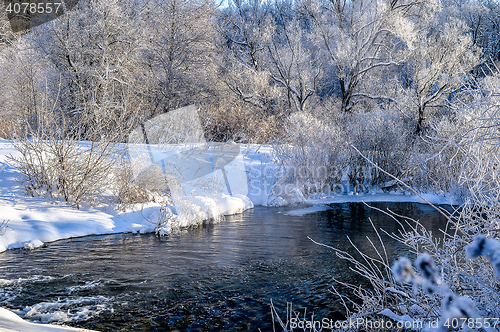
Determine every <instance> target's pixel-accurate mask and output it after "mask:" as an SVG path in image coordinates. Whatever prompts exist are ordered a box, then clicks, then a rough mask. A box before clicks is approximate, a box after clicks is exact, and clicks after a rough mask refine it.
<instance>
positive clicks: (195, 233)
mask: <svg viewBox="0 0 500 332" xmlns="http://www.w3.org/2000/svg"><path fill="white" fill-rule="evenodd" d="M374 206H376V207H377V208H380V209H387V208H391V209H392V210H393V211H395V212H397V213H399V214H403V215H409V216H411V217H413V218H415V219H418V220H420V222H422V223H423V224H425V225H426V227H428V228H429V229H430V230H432V231H433V233H434V234H439V229H440V228H444V225H445V220H444V218H443V217H442V216H441V215H440V214H439V213H437V212H435V211H433V210H429V209H426V208H422V207H423V206H422V205H419V204H413V203H392V204H388V203H376V204H374ZM331 207H332V209H330V210H327V211H321V212H317V213H314V214H307V215H303V216H288V215H285V214H284V213H285V212H286V211H290V210H293V209H297V208H298V207H294V208H293V207H292V208H265V207H257V208H255V209H253V210H251V211H247V212H245V213H243V214H241V215H237V216H231V217H227V218H226V220H225V221H224V222H222V223H220V224H216V225H206V226H204V227H199V228H196V229H190V230H187V231H184V232H181V233H179V234H175V235H171V236H168V237H165V238H162V239H158V238H157V237H155V236H153V235H131V234H119V235H108V236H93V237H84V238H78V239H72V240H65V241H58V242H54V243H51V244H49V245H48V246H47V247H45V248H40V249H37V250H34V251H32V252H29V251H23V250H13V251H8V252H6V253H4V254H0V278H3V279H6V280H10V281H12V282H11V283H10V284H6V285H3V286H0V305H1V306H6V307H9V308H11V309H14V310H19V312H20V313H26V312H27V310H26V309H25V307H26V306H28V307H29V308H34V306H35V305H37V304H40V303H49V304H52V306H50V305H47V306H46V308H44V307H43V306H39V307H40V308H39V309H37V310H39V311H40V315H38V316H36V315H35V316H32V317H31V318H32V319H33V317H35V318H37V317H38V318H39V317H45V319H47V317H49V318H50V317H52V318H56V317H58V316H57V315H58V314H60V313H61V312H65V313H66V322H65V323H66V324H68V325H73V326H79V327H86V328H92V329H96V330H101V331H174V330H178V331H188V330H191V331H220V330H225V331H255V330H257V329H258V328H260V329H261V330H262V331H268V330H269V329H270V328H271V325H270V323H271V317H270V310H269V301H270V299H271V298H272V299H273V302H274V303H276V304H277V306H278V307H279V308H284V307H285V306H286V302H293V303H294V306H295V307H296V308H297V309H298V310H303V308H305V307H307V309H308V311H314V312H315V313H316V315H319V316H323V317H328V318H334V319H337V318H340V317H341V314H342V311H341V306H340V304H339V301H338V299H336V298H335V297H334V296H333V295H332V294H331V293H330V292H329V287H330V286H331V285H332V284H333V279H332V277H335V278H337V279H340V280H348V281H354V282H357V283H362V282H363V280H360V279H359V278H358V277H357V276H354V275H353V274H352V273H351V271H350V270H349V268H348V265H346V263H345V262H344V261H342V260H339V259H338V258H337V257H336V256H335V255H334V254H333V253H332V252H331V250H329V249H328V248H325V247H322V246H318V245H315V244H314V243H312V242H311V241H310V240H309V239H308V237H311V238H312V239H314V240H315V241H318V242H322V243H325V244H328V245H330V246H334V247H336V248H339V249H342V250H346V251H349V252H353V250H352V247H351V246H350V244H349V241H348V240H347V238H348V237H349V238H350V239H351V240H352V241H353V242H354V243H356V245H357V246H358V248H360V249H361V250H363V251H366V252H370V251H371V246H370V243H369V242H368V241H367V239H366V237H367V236H369V237H370V238H372V239H376V234H375V231H374V229H373V228H372V226H371V225H370V223H369V221H368V220H369V219H368V218H370V219H371V220H372V222H373V224H374V225H375V227H376V228H377V229H379V228H384V229H385V230H386V231H387V232H389V233H391V232H397V230H398V227H399V226H398V224H397V223H395V222H394V221H393V220H392V219H390V218H389V217H387V216H386V215H384V214H382V213H380V212H378V211H375V210H373V209H370V208H368V207H367V206H365V205H363V204H361V203H345V204H334V205H331ZM381 236H382V237H383V239H384V241H385V245H386V249H387V251H388V254H389V255H391V256H393V257H396V256H397V255H400V254H402V253H403V254H404V253H405V249H404V247H402V246H401V245H400V244H398V243H395V242H394V241H392V240H389V238H388V237H387V236H386V235H385V234H383V233H381ZM19 278H21V279H19ZM61 301H66V302H64V303H61ZM68 301H69V302H68ZM70 302H71V303H70ZM68 303H70V304H68ZM82 312H86V313H87V314H88V315H87V316H85V315H83V314H82ZM68 313H69V314H68Z"/></svg>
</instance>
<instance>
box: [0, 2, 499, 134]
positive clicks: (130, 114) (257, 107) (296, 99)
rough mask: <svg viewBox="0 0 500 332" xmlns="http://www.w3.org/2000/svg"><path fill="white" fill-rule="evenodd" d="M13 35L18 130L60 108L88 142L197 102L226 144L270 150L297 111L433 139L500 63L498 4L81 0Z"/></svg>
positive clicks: (12, 100)
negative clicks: (466, 87) (428, 133)
mask: <svg viewBox="0 0 500 332" xmlns="http://www.w3.org/2000/svg"><path fill="white" fill-rule="evenodd" d="M2 22H3V24H1V25H0V26H1V36H0V43H1V47H2V48H1V57H0V59H1V60H0V61H1V67H0V89H1V94H0V98H1V99H2V100H1V101H0V115H1V118H2V121H3V122H4V123H5V124H4V126H6V127H9V128H10V127H16V126H22V121H26V120H33V118H34V117H36V114H37V112H41V111H42V110H44V111H46V110H47V109H52V110H57V111H58V112H61V114H63V115H64V122H65V126H66V127H67V128H68V129H67V131H68V132H69V133H70V134H71V135H76V136H78V137H81V138H82V139H95V138H96V137H95V135H99V133H97V132H96V130H89V128H90V127H94V128H96V127H98V128H100V129H101V130H102V132H104V133H106V132H109V130H116V128H121V129H124V131H125V132H127V131H128V128H130V127H132V126H134V125H135V124H136V123H137V122H140V121H143V120H144V119H147V118H150V117H152V116H154V115H155V114H161V113H164V112H168V111H170V110H172V109H175V108H178V107H180V106H185V105H189V104H193V103H194V104H197V105H198V106H199V107H200V108H201V110H202V114H203V119H204V122H205V126H206V128H207V133H208V134H209V135H210V138H212V139H216V140H227V139H233V140H237V141H247V142H256V141H260V142H262V141H268V140H269V139H271V138H273V137H275V136H276V135H277V134H279V133H280V132H281V131H282V130H281V128H282V124H283V121H284V119H286V118H287V117H288V116H289V115H290V114H293V113H295V112H308V113H312V114H319V113H321V114H324V113H325V112H327V113H328V116H327V118H331V119H333V120H335V118H336V117H338V116H339V114H340V116H342V113H355V112H371V111H373V110H388V111H394V110H397V111H398V112H400V113H401V114H404V115H405V117H407V120H408V121H411V122H412V127H413V131H414V133H415V134H421V133H422V131H424V130H425V128H426V127H427V126H428V124H429V119H431V118H433V117H435V116H440V115H443V114H446V113H447V111H448V110H449V109H450V104H451V103H453V102H454V100H455V99H456V98H457V96H459V93H458V92H459V91H460V90H461V89H462V86H463V82H464V81H466V80H467V79H468V77H469V76H473V77H475V78H477V77H481V76H484V75H488V74H489V69H488V68H487V67H486V66H481V64H482V63H485V61H489V62H490V63H491V61H493V62H495V61H498V60H500V8H499V5H498V3H497V2H495V1H463V2H453V1H443V2H441V1H439V0H423V1H422V0H390V1H376V0H368V1H357V0H356V1H342V0H332V1H324V0H303V1H239V0H237V1H232V2H230V3H229V6H227V7H222V6H220V5H219V4H217V3H215V2H213V1H204V0H202V1H180V0H153V1H149V2H145V1H129V0H112V1H104V0H81V1H80V2H79V4H78V5H77V7H75V9H74V10H72V11H70V12H69V13H67V14H65V15H63V16H62V17H60V18H58V19H57V20H55V21H52V22H50V23H47V24H44V25H42V26H39V27H36V28H33V29H32V30H31V31H28V32H25V33H22V34H17V35H15V34H12V33H11V32H10V27H9V24H8V22H7V21H6V18H5V17H4V18H3V20H2ZM61 121H62V120H61ZM90 131H91V132H92V135H93V136H94V137H89V132H90Z"/></svg>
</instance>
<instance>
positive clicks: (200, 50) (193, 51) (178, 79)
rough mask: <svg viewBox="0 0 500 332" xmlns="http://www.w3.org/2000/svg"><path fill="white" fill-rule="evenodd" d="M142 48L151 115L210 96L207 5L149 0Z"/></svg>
mask: <svg viewBox="0 0 500 332" xmlns="http://www.w3.org/2000/svg"><path fill="white" fill-rule="evenodd" d="M146 8H147V14H146V17H147V19H148V21H147V22H145V24H144V29H145V34H144V38H145V41H146V42H145V44H144V45H143V47H142V55H143V61H144V66H145V71H146V77H147V78H148V80H149V81H150V89H149V94H150V96H149V99H150V104H149V105H150V107H152V110H151V111H153V112H166V111H168V110H172V109H174V108H177V107H179V106H182V105H185V104H191V103H195V102H199V101H200V100H201V99H203V97H204V96H205V98H206V96H207V95H210V94H211V91H210V88H211V83H212V82H211V75H212V73H213V71H214V70H213V69H212V58H213V53H214V37H215V21H214V16H215V10H216V6H215V4H214V2H213V1H211V0H204V1H184V0H155V1H152V2H150V3H148V5H147V6H146Z"/></svg>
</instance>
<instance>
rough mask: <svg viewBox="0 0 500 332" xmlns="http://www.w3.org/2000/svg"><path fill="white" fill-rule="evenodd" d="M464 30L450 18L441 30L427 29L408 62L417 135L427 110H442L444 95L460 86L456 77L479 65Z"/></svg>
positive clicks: (471, 43)
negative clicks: (409, 64) (410, 65)
mask: <svg viewBox="0 0 500 332" xmlns="http://www.w3.org/2000/svg"><path fill="white" fill-rule="evenodd" d="M468 31H469V29H468V27H467V26H466V25H465V24H464V23H463V22H461V21H458V20H455V19H454V20H451V21H450V22H446V23H445V24H444V25H443V26H442V27H441V28H438V27H432V26H431V28H430V29H428V30H427V31H426V32H427V33H426V34H422V35H421V36H420V38H419V41H418V47H416V48H415V53H414V56H413V59H412V63H413V66H414V67H413V79H412V81H413V83H412V90H413V92H412V93H413V94H414V103H415V105H416V106H417V114H418V118H417V126H416V133H417V134H420V133H421V132H422V129H423V125H424V121H425V120H426V117H427V115H428V109H430V108H433V107H434V108H435V107H446V106H447V105H446V98H447V96H448V94H449V93H450V92H452V91H454V90H456V89H457V88H458V87H460V86H461V84H462V83H461V82H460V80H459V79H458V78H459V76H466V75H467V74H468V72H469V71H470V70H471V69H472V68H474V67H475V66H476V65H478V64H479V63H480V62H479V57H478V55H477V50H475V49H474V48H473V37H472V35H471V34H469V33H468Z"/></svg>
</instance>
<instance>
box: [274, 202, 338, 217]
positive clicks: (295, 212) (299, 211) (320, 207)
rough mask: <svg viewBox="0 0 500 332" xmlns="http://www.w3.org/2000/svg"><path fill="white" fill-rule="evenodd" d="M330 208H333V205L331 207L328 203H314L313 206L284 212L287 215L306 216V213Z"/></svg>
mask: <svg viewBox="0 0 500 332" xmlns="http://www.w3.org/2000/svg"><path fill="white" fill-rule="evenodd" d="M330 209H331V207H329V206H328V205H322V204H317V205H313V206H311V207H308V208H304V209H297V210H292V211H287V212H285V213H283V214H284V215H287V216H304V215H306V214H310V213H316V212H321V211H327V210H330Z"/></svg>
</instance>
